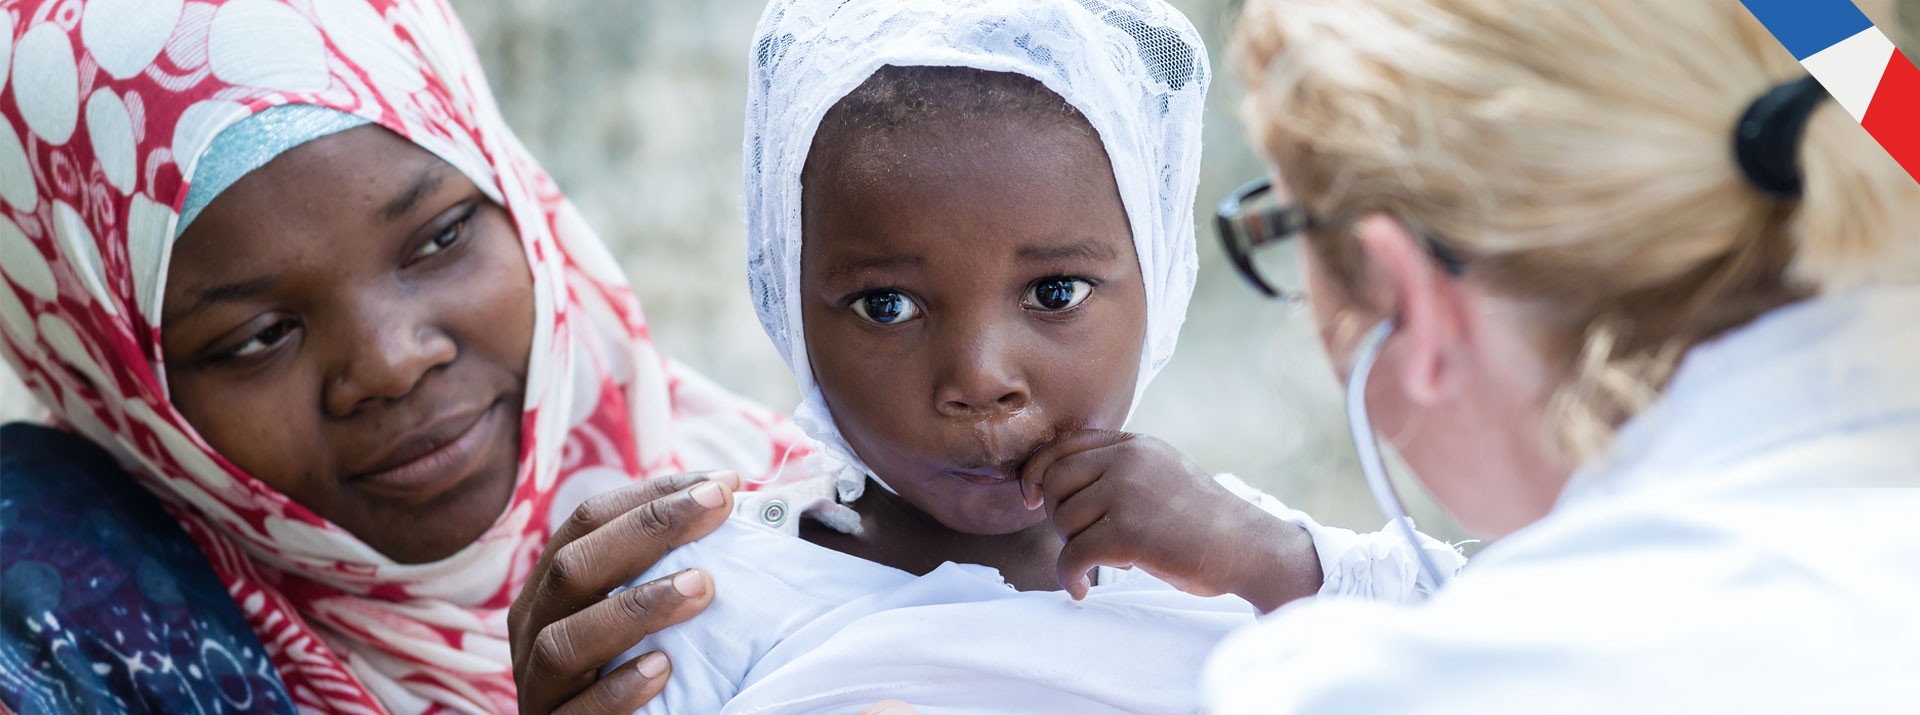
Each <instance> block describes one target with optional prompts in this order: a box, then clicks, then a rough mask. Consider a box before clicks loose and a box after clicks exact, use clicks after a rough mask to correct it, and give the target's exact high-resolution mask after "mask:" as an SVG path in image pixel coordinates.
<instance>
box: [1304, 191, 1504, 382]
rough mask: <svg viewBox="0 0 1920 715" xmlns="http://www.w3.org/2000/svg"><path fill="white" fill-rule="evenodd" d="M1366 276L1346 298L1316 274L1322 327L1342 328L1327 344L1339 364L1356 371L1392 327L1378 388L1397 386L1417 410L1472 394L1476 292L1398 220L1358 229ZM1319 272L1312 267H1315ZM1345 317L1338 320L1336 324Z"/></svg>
mask: <svg viewBox="0 0 1920 715" xmlns="http://www.w3.org/2000/svg"><path fill="white" fill-rule="evenodd" d="M1350 230H1351V231H1352V239H1353V240H1354V241H1355V243H1356V244H1357V247H1358V254H1359V259H1360V263H1359V270H1358V271H1356V275H1355V277H1354V278H1355V280H1354V284H1353V285H1351V286H1348V287H1347V288H1348V289H1346V290H1343V289H1341V288H1334V287H1331V286H1328V285H1327V277H1326V276H1324V275H1314V273H1317V271H1313V270H1312V269H1310V272H1309V276H1308V284H1309V286H1310V290H1311V291H1312V292H1313V293H1314V295H1315V298H1314V302H1315V304H1316V306H1315V310H1317V311H1325V312H1323V313H1322V314H1321V316H1320V317H1321V318H1322V321H1321V324H1322V325H1326V326H1337V327H1336V329H1335V330H1333V331H1332V333H1331V334H1329V335H1328V336H1327V338H1328V345H1327V348H1328V350H1329V352H1330V354H1331V355H1333V357H1334V361H1335V364H1336V365H1338V366H1339V367H1340V369H1342V370H1346V369H1348V368H1349V367H1350V366H1351V364H1352V362H1353V356H1354V355H1355V354H1356V353H1357V351H1358V350H1359V349H1360V348H1361V347H1362V345H1361V340H1362V338H1364V337H1365V336H1367V335H1368V334H1370V333H1371V330H1370V329H1371V328H1372V327H1373V326H1375V325H1377V324H1379V323H1380V322H1382V321H1385V320H1392V321H1393V323H1394V325H1395V326H1396V327H1395V330H1394V331H1393V339H1392V340H1391V345H1387V346H1383V349H1384V350H1385V351H1386V352H1387V356H1386V359H1383V360H1382V361H1381V364H1380V365H1379V366H1378V367H1377V369H1381V370H1383V371H1384V372H1382V373H1380V374H1376V375H1374V376H1373V379H1374V381H1375V383H1376V384H1378V383H1379V382H1381V381H1383V380H1391V381H1392V385H1393V388H1394V389H1393V392H1395V393H1397V394H1398V395H1399V397H1398V399H1401V400H1406V401H1409V402H1411V403H1413V404H1415V405H1421V404H1433V403H1436V402H1440V401H1444V400H1445V399H1446V398H1447V393H1448V392H1449V391H1451V390H1459V389H1462V387H1463V386H1464V376H1463V375H1461V374H1460V370H1461V368H1463V367H1465V365H1464V364H1463V357H1464V355H1463V352H1464V350H1465V349H1466V345H1467V344H1468V341H1469V337H1470V336H1469V334H1468V331H1469V330H1471V328H1472V325H1471V323H1472V321H1471V316H1470V315H1469V314H1468V312H1467V311H1469V310H1471V309H1472V306H1471V304H1472V303H1473V302H1474V301H1473V299H1472V296H1469V295H1467V294H1466V293H1467V292H1468V291H1471V290H1473V288H1472V287H1470V286H1468V285H1466V284H1464V283H1463V282H1462V281H1459V280H1457V279H1455V278H1453V277H1452V276H1450V275H1448V274H1447V272H1446V270H1445V268H1444V267H1442V266H1441V265H1440V264H1439V263H1437V262H1435V261H1434V259H1433V257H1432V255H1431V254H1430V253H1429V252H1428V249H1427V248H1426V246H1425V245H1424V244H1423V243H1422V242H1421V241H1420V239H1419V238H1417V237H1416V235H1415V234H1414V232H1413V231H1412V230H1410V229H1409V228H1408V227H1407V226H1406V224H1404V223H1402V222H1401V221H1400V220H1399V219H1397V218H1395V217H1393V216H1392V215H1390V214H1385V213H1375V214H1370V215H1368V216H1366V217H1364V218H1362V219H1361V220H1360V221H1358V222H1357V223H1355V224H1354V225H1353V227H1352V228H1351V229H1350ZM1309 263H1310V264H1311V261H1309ZM1336 316H1337V317H1336Z"/></svg>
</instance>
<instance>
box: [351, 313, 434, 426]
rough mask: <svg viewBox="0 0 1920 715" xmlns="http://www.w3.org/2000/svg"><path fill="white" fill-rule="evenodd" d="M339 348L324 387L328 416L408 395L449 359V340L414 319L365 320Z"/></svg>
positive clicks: (353, 411) (432, 327) (352, 412)
mask: <svg viewBox="0 0 1920 715" xmlns="http://www.w3.org/2000/svg"><path fill="white" fill-rule="evenodd" d="M348 335H350V336H351V339H349V340H348V342H347V343H346V344H345V345H344V346H343V347H342V349H341V351H340V353H339V354H340V355H341V362H340V363H338V364H339V367H338V368H337V369H336V371H334V372H333V374H332V375H330V376H329V378H328V380H327V385H326V407H327V414H329V415H330V416H333V417H337V418H345V417H349V416H352V415H353V414H354V413H355V412H357V411H358V410H359V409H360V407H361V405H363V404H366V403H369V402H375V401H379V400H391V399H398V398H401V397H406V396H407V395H409V394H411V393H412V392H413V390H414V387H415V386H417V385H418V384H419V383H420V379H421V378H423V377H426V375H427V373H429V372H432V371H433V370H434V369H435V368H438V367H440V366H442V365H446V364H447V363H450V362H452V361H453V359H454V357H455V355H457V354H458V347H457V346H456V345H455V344H454V341H453V338H452V337H450V336H448V335H447V334H446V333H445V332H443V331H441V330H440V329H439V328H436V327H434V326H432V325H429V324H426V323H423V322H419V321H413V320H391V319H389V320H377V319H376V320H367V321H364V322H363V323H362V325H361V327H360V329H359V330H356V331H354V332H352V333H350V334H348Z"/></svg>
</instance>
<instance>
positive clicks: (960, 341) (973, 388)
mask: <svg viewBox="0 0 1920 715" xmlns="http://www.w3.org/2000/svg"><path fill="white" fill-rule="evenodd" d="M1009 332H1010V331H1008V330H1005V329H999V330H996V329H993V328H992V327H991V326H988V327H985V328H984V329H978V330H971V331H966V332H965V333H964V334H961V335H958V336H956V339H955V340H953V341H952V342H951V343H950V344H949V347H947V349H944V350H942V351H941V352H943V353H945V354H946V356H947V357H946V364H945V365H944V366H943V368H942V370H941V374H940V378H939V380H940V381H939V384H938V385H936V386H935V388H934V403H935V407H936V409H937V410H938V411H939V412H940V414H941V415H944V416H947V417H961V418H980V417H989V416H992V415H996V414H1004V413H1008V412H1014V411H1018V410H1020V409H1023V408H1025V407H1026V406H1027V404H1028V403H1030V402H1032V393H1031V391H1030V390H1029V389H1028V387H1027V381H1026V377H1025V371H1024V370H1023V369H1022V367H1021V364H1020V357H1019V345H1018V344H1017V343H1018V341H1017V340H1016V339H1015V336H1012V335H1008V334H1007V333H1009Z"/></svg>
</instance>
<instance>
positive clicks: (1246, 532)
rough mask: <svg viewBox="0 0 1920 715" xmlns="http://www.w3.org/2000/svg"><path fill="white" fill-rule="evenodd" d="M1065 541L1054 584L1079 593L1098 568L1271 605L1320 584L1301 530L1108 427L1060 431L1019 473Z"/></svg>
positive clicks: (1170, 451) (1168, 452) (1153, 444)
mask: <svg viewBox="0 0 1920 715" xmlns="http://www.w3.org/2000/svg"><path fill="white" fill-rule="evenodd" d="M1020 488H1021V493H1022V495H1023V496H1025V498H1026V502H1027V508H1029V509H1033V508H1039V507H1040V506H1043V505H1044V506H1045V507H1046V509H1047V516H1048V518H1049V519H1051V520H1052V521H1053V525H1054V529H1055V530H1056V531H1058V532H1059V533H1060V538H1061V539H1062V540H1064V541H1066V547H1065V548H1064V549H1062V550H1061V552H1060V561H1059V578H1060V585H1061V587H1062V588H1065V589H1066V590H1067V592H1068V593H1071V594H1072V595H1073V597H1074V598H1075V599H1079V598H1084V597H1086V594H1087V588H1088V586H1089V583H1088V581H1087V572H1088V571H1089V570H1091V569H1092V568H1093V567H1095V566H1110V567H1115V568H1133V567H1136V566H1138V567H1140V568H1142V569H1145V570H1146V571H1147V573H1150V574H1153V575H1154V576H1156V577H1158V578H1160V579H1161V580H1163V581H1166V582H1167V583H1169V584H1172V585H1173V586H1174V587H1176V588H1179V589H1181V590H1183V591H1186V592H1188V593H1193V594H1196V595H1200V596H1217V595H1220V594H1223V593H1233V594H1236V595H1239V596H1241V597H1242V598H1245V599H1247V600H1248V601H1251V602H1253V604H1254V605H1255V606H1258V607H1260V608H1261V609H1262V610H1271V609H1273V608H1277V607H1279V606H1280V605H1281V604H1283V603H1285V602H1287V601H1290V600H1292V599H1294V598H1298V597H1300V596H1304V595H1309V594H1312V593H1313V592H1315V591H1317V590H1318V589H1319V587H1320V581H1321V578H1322V577H1321V574H1320V564H1319V557H1318V555H1317V554H1315V552H1314V550H1313V540H1312V538H1311V537H1310V536H1308V535H1307V533H1306V530H1305V529H1302V528H1300V527H1299V526H1296V525H1293V524H1289V523H1287V522H1284V521H1281V520H1280V519H1278V518H1276V517H1274V516H1272V515H1270V514H1267V513H1266V512H1264V511H1261V510H1260V509H1259V508H1258V507H1256V506H1254V505H1252V504H1250V503H1248V502H1247V501H1246V500H1244V499H1241V498H1240V497H1239V496H1237V495H1235V494H1234V493H1233V492H1231V491H1228V490H1227V488H1226V487H1224V486H1221V485H1220V483H1219V482H1217V481H1214V479H1213V477H1212V475H1209V474H1207V473H1206V472H1204V471H1201V469H1200V468H1199V467H1198V466H1196V465H1195V464H1194V463H1193V462H1192V461H1191V460H1188V459H1187V458H1186V456H1185V455H1182V454H1181V453H1180V452H1179V450H1176V449H1174V448H1173V447H1172V446H1171V445H1168V444H1167V443H1165V442H1162V441H1160V440H1157V439H1154V438H1152V437H1146V436H1141V435H1133V434H1128V433H1125V432H1112V431H1105V430H1079V431H1073V432H1066V433H1062V434H1061V435H1060V436H1058V437H1056V438H1055V439H1054V440H1053V441H1052V442H1049V443H1047V444H1046V445H1044V446H1042V447H1041V448H1040V450H1039V451H1037V452H1035V453H1034V455H1033V457H1032V458H1031V459H1029V460H1028V461H1027V464H1026V467H1025V468H1023V469H1022V470H1021V473H1020Z"/></svg>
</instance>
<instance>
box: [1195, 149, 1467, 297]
mask: <svg viewBox="0 0 1920 715" xmlns="http://www.w3.org/2000/svg"><path fill="white" fill-rule="evenodd" d="M1214 220H1215V222H1216V223H1215V228H1216V230H1218V232H1219V233H1220V242H1221V244H1222V245H1224V246H1225V247H1226V249H1227V258H1228V259H1229V260H1232V261H1233V267H1234V268H1235V269H1236V270H1238V271H1239V272H1240V277H1242V278H1245V279H1247V282H1248V283H1252V284H1253V287H1254V289H1256V290H1258V291H1260V293H1261V294H1263V295H1265V296H1267V297H1269V298H1275V299H1279V300H1287V301H1298V300H1300V299H1301V298H1302V297H1303V295H1304V291H1303V290H1302V289H1301V286H1300V283H1301V281H1300V279H1299V275H1300V268H1299V249H1298V245H1297V244H1298V242H1297V241H1295V240H1293V239H1294V238H1295V237H1296V236H1298V235H1300V233H1301V232H1303V231H1311V230H1315V229H1318V228H1323V227H1326V226H1327V225H1329V224H1328V222H1325V221H1321V220H1319V219H1317V218H1315V217H1314V216H1313V215H1312V214H1309V213H1307V210H1306V207H1304V206H1301V205H1299V204H1285V203H1281V201H1280V200H1279V198H1278V197H1276V196H1274V193H1273V180H1271V179H1260V180H1258V181H1254V182H1252V183H1249V184H1247V185H1245V186H1242V187H1240V188H1239V189H1238V190H1235V191H1234V192H1233V194H1231V195H1229V196H1227V198H1226V199H1225V200H1222V201H1221V202H1220V207H1219V208H1218V209H1216V210H1215V212H1214ZM1421 240H1422V242H1423V243H1425V244H1426V247H1427V253H1429V254H1431V255H1432V256H1433V259H1434V261H1436V262H1438V263H1439V264H1440V266H1441V268H1443V269H1445V270H1446V271H1447V274H1448V275H1451V276H1455V277H1458V276H1461V275H1464V274H1465V273H1466V270H1467V264H1466V260H1465V259H1463V258H1461V256H1460V254H1459V253H1457V252H1455V251H1454V250H1453V249H1451V248H1449V247H1448V246H1447V245H1446V243H1444V242H1443V241H1441V240H1440V239H1439V238H1438V237H1437V236H1434V235H1432V234H1427V233H1422V234H1421ZM1289 249H1290V250H1289ZM1283 276H1286V277H1291V280H1283V279H1282V278H1283Z"/></svg>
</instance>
